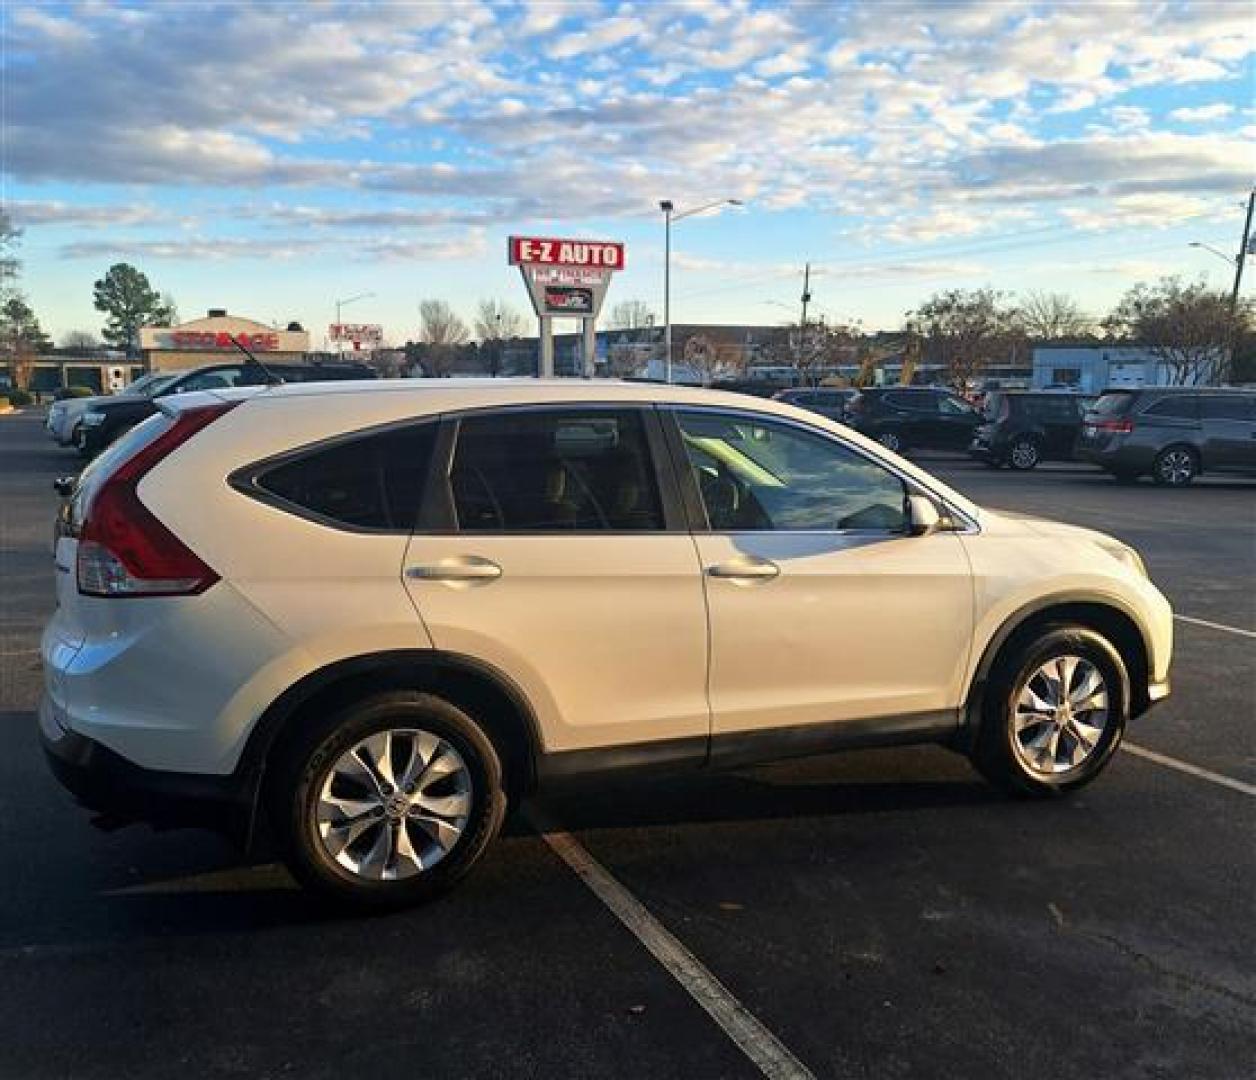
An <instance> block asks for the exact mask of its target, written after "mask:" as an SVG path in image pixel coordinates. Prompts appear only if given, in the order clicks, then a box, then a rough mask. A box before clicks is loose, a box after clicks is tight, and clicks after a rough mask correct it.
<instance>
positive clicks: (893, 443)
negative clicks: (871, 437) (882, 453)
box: [877, 431, 903, 454]
mask: <svg viewBox="0 0 1256 1080" xmlns="http://www.w3.org/2000/svg"><path fill="white" fill-rule="evenodd" d="M877 442H879V443H880V444H881V445H882V446H884V447H885V448H886V449H887V450H893V451H894V453H896V454H901V453H902V452H903V440H902V439H900V438H899V436H898V433H897V432H894V431H883V432H881V434H880V435H878V436H877Z"/></svg>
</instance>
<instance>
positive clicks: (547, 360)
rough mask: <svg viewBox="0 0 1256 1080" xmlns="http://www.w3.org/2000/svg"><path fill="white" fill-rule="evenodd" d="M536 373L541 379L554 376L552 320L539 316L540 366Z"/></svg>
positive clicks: (545, 316)
mask: <svg viewBox="0 0 1256 1080" xmlns="http://www.w3.org/2000/svg"><path fill="white" fill-rule="evenodd" d="M537 374H538V375H539V376H540V377H541V378H542V379H552V378H553V377H554V320H553V319H551V318H550V317H549V316H548V315H542V316H541V366H540V369H539V371H538V372H537Z"/></svg>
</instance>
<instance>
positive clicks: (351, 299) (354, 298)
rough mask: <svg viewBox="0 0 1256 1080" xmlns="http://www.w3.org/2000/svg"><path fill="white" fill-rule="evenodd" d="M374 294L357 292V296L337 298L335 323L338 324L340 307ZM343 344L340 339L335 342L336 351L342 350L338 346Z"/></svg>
mask: <svg viewBox="0 0 1256 1080" xmlns="http://www.w3.org/2000/svg"><path fill="white" fill-rule="evenodd" d="M374 295H375V294H374V293H373V292H364V293H358V295H357V296H350V297H347V298H345V299H344V300H337V301H336V325H337V326H339V325H340V309H341V308H343V307H348V306H349V305H350V304H356V303H357V302H358V301H359V300H365V299H367V298H368V297H371V296H374ZM343 344H344V342H341V341H338V342H336V352H338V353H339V352H343V351H344V350H342V349H341V348H340V346H341V345H343Z"/></svg>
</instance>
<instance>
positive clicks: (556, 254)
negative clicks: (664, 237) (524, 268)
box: [507, 236, 624, 270]
mask: <svg viewBox="0 0 1256 1080" xmlns="http://www.w3.org/2000/svg"><path fill="white" fill-rule="evenodd" d="M507 254H508V256H509V258H510V265H511V266H521V265H525V264H526V265H530V266H580V267H587V268H590V269H602V270H622V269H623V268H624V245H623V244H622V243H619V242H618V241H615V240H560V239H555V238H553V237H541V236H512V237H510V238H509V240H508V241H507Z"/></svg>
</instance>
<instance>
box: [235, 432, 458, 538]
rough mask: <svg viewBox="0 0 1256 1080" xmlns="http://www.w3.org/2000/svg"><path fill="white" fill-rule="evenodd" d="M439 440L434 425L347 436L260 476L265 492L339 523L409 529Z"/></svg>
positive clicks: (413, 521) (355, 527)
mask: <svg viewBox="0 0 1256 1080" xmlns="http://www.w3.org/2000/svg"><path fill="white" fill-rule="evenodd" d="M435 442H436V425H435V424H416V425H415V426H413V427H406V428H395V429H393V430H391V431H380V432H375V433H373V434H369V435H362V436H360V437H357V438H352V439H347V440H345V441H342V442H337V443H334V444H332V445H330V446H326V447H323V448H321V449H315V450H311V451H309V452H308V453H304V454H301V455H300V456H299V457H297V458H296V459H294V460H290V461H287V462H285V463H283V464H281V465H276V466H274V467H273V468H270V469H267V470H266V471H265V472H264V473H262V474H261V475H260V476H258V477H257V480H256V484H257V486H258V487H259V488H261V489H262V490H263V491H265V492H268V493H269V494H271V495H274V496H276V497H277V498H279V499H282V500H283V501H284V502H286V503H291V504H292V505H293V506H294V507H297V508H299V509H301V510H304V511H306V512H308V513H309V514H312V515H314V516H315V517H318V518H325V519H327V520H328V521H329V522H332V523H334V524H337V525H345V526H348V527H350V528H354V529H371V530H380V531H384V532H407V533H408V532H410V531H411V530H412V529H413V528H414V526H415V523H416V521H417V520H418V516H419V504H420V502H421V501H422V498H423V484H424V481H425V480H426V478H427V473H428V469H429V468H430V466H431V461H432V448H433V446H434V445H435Z"/></svg>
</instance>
